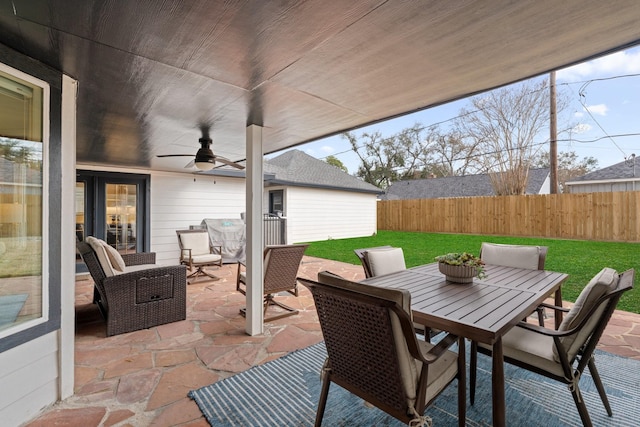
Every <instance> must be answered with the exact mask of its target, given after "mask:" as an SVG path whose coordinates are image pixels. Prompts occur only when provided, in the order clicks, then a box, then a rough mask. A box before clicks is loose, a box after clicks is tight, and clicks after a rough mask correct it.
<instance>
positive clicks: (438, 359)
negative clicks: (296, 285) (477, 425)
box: [298, 272, 466, 426]
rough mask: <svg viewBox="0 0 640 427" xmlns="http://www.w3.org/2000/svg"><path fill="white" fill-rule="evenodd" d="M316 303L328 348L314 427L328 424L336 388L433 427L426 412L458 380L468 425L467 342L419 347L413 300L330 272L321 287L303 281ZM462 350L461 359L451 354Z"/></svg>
mask: <svg viewBox="0 0 640 427" xmlns="http://www.w3.org/2000/svg"><path fill="white" fill-rule="evenodd" d="M298 280H299V281H300V283H302V284H303V285H304V286H306V287H308V288H309V289H310V291H311V293H312V295H313V300H314V302H315V306H316V310H317V313H318V319H319V320H320V327H321V329H322V335H323V337H324V342H325V346H326V348H327V355H328V356H327V359H326V361H325V363H324V366H323V368H322V390H321V392H320V400H319V403H318V410H317V413H316V421H315V425H316V426H320V425H321V424H322V418H323V416H324V410H325V406H326V403H327V397H328V394H329V387H330V385H331V383H332V382H333V383H335V384H338V385H339V386H341V387H343V388H344V389H346V390H348V391H349V392H351V393H353V394H355V395H356V396H358V397H360V398H362V399H364V400H365V401H367V402H369V403H370V404H372V405H374V406H376V407H378V408H380V409H381V410H383V411H384V412H386V413H388V414H389V415H391V416H393V417H395V418H397V419H398V420H400V421H402V422H405V423H412V424H413V425H429V424H427V423H428V422H430V419H429V417H428V416H427V415H424V411H425V409H426V407H427V405H428V404H430V403H431V402H432V401H433V400H434V399H435V398H436V397H437V396H438V395H439V394H440V393H441V392H442V391H443V390H444V389H445V388H446V387H447V386H448V385H449V384H451V383H452V382H453V380H455V379H457V386H458V425H460V426H464V425H465V417H466V384H465V351H464V348H465V347H464V338H462V337H457V336H455V335H452V334H448V335H446V336H445V337H444V338H443V339H442V340H441V341H440V342H439V343H438V344H435V345H434V344H431V343H428V342H425V341H419V340H418V339H417V338H416V335H415V333H414V331H413V324H412V320H411V314H410V313H411V311H410V306H411V295H410V293H409V292H408V291H406V290H399V289H389V288H383V287H378V286H371V285H365V284H362V283H357V282H351V281H348V280H345V279H342V278H340V277H339V276H336V275H333V274H331V273H328V272H321V273H319V274H318V281H317V282H316V281H313V280H309V279H306V278H298ZM456 343H457V344H458V349H460V350H459V351H458V352H457V353H456V352H453V351H451V350H450V349H449V348H450V347H451V346H452V345H454V344H456Z"/></svg>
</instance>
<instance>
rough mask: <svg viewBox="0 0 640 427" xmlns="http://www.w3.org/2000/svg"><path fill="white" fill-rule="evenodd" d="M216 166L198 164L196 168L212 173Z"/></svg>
mask: <svg viewBox="0 0 640 427" xmlns="http://www.w3.org/2000/svg"><path fill="white" fill-rule="evenodd" d="M213 166H214V164H213V163H211V162H196V167H197V168H198V169H200V170H202V171H210V170H211V169H213Z"/></svg>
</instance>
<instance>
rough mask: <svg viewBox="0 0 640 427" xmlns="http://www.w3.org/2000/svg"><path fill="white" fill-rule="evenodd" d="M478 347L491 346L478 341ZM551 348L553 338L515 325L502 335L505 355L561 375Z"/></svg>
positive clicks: (489, 347) (559, 366) (558, 364)
mask: <svg viewBox="0 0 640 427" xmlns="http://www.w3.org/2000/svg"><path fill="white" fill-rule="evenodd" d="M478 346H479V347H484V348H487V349H489V350H491V346H490V345H487V344H483V343H478ZM552 348H555V346H554V345H553V338H552V337H550V336H547V335H542V334H538V333H536V332H533V331H530V330H527V329H524V328H519V327H517V326H516V327H515V328H512V329H511V330H510V331H509V332H507V333H506V334H505V335H504V337H502V350H503V352H504V356H505V357H510V358H512V359H515V360H520V361H522V362H525V363H527V364H529V365H531V366H535V367H537V368H539V369H542V370H543V371H546V372H551V373H553V374H555V375H560V376H562V366H561V365H560V363H559V361H558V360H556V358H555V356H554V354H553V351H552Z"/></svg>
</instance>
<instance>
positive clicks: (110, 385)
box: [75, 380, 118, 396]
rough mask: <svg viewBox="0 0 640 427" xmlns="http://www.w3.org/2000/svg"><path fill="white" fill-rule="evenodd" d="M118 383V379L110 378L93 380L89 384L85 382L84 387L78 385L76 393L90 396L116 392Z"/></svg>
mask: <svg viewBox="0 0 640 427" xmlns="http://www.w3.org/2000/svg"><path fill="white" fill-rule="evenodd" d="M117 385H118V381H117V380H108V381H93V382H90V383H88V384H85V385H84V386H82V387H76V389H75V393H76V394H77V395H78V396H83V395H84V396H88V395H92V394H97V393H101V394H104V393H110V394H112V393H114V391H115V389H116V387H117Z"/></svg>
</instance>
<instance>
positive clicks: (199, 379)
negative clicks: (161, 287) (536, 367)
mask: <svg viewBox="0 0 640 427" xmlns="http://www.w3.org/2000/svg"><path fill="white" fill-rule="evenodd" d="M322 270H328V271H332V272H334V273H336V274H340V275H342V276H343V277H346V278H348V279H352V280H360V279H363V278H364V274H363V271H362V267H361V266H359V265H351V264H345V263H340V262H335V261H328V260H324V259H320V258H312V257H306V256H305V257H304V259H303V263H302V265H301V268H300V276H304V277H309V278H313V279H315V278H316V277H317V273H318V272H319V271H322ZM215 274H216V275H217V276H219V277H220V280H218V281H211V280H206V281H205V280H204V279H200V280H199V281H197V282H195V283H193V284H191V285H189V286H188V288H187V319H186V320H184V321H181V322H176V323H172V324H168V325H162V326H158V327H154V328H151V329H147V330H142V331H136V332H131V333H127V334H122V335H117V336H113V337H106V336H105V329H106V328H105V323H104V321H103V320H102V318H101V317H100V314H99V312H98V310H97V308H96V306H95V305H93V304H92V303H91V299H92V295H93V282H92V281H91V279H90V278H89V277H88V276H79V277H78V280H77V281H76V344H75V358H76V360H75V367H76V368H75V395H74V396H72V397H70V398H69V399H67V400H65V401H64V402H59V403H58V404H56V405H54V406H52V407H50V408H47V409H45V410H44V411H43V413H42V414H41V415H40V416H39V417H38V418H37V419H35V420H34V421H32V422H30V423H28V424H26V425H27V426H29V427H40V426H43V427H44V426H53V425H55V426H71V427H75V426H77V427H89V426H135V427H140V426H189V427H206V426H208V423H207V421H206V420H205V419H204V417H203V416H202V413H201V412H200V410H199V409H198V407H197V405H196V404H195V403H194V402H193V401H192V400H191V399H190V398H188V397H187V393H188V392H189V390H192V389H195V388H199V387H202V386H205V385H208V384H211V383H213V382H215V381H219V380H221V379H223V378H227V377H229V376H231V375H234V374H236V373H238V372H242V371H244V370H246V369H248V368H250V367H252V366H255V365H259V364H263V363H265V362H268V361H270V360H273V359H276V358H278V357H281V356H283V355H285V354H287V353H289V352H291V351H294V350H297V349H301V348H304V347H307V346H309V345H312V344H315V343H318V342H320V341H321V340H322V334H321V331H320V327H319V325H318V321H317V316H316V312H315V308H314V305H313V300H312V298H311V296H310V294H309V292H308V290H307V289H306V288H305V287H304V286H301V293H300V296H299V297H297V298H296V297H293V296H284V295H283V296H282V297H279V298H282V299H283V300H285V301H286V303H287V304H289V305H291V306H293V307H296V308H298V309H299V310H300V314H298V315H296V316H291V317H287V318H284V319H280V320H276V321H273V322H269V323H266V324H265V327H264V334H263V335H260V336H254V337H251V336H248V335H247V334H246V333H245V319H244V318H243V317H241V316H240V314H239V309H240V308H241V307H243V306H244V305H245V299H244V296H243V295H242V294H240V293H238V292H236V290H235V276H236V265H235V264H230V265H225V266H223V267H222V268H221V269H219V270H216V271H215ZM287 295H288V294H287ZM565 305H567V303H565ZM547 321H549V322H552V321H553V319H552V318H551V317H550V318H549V319H547ZM550 324H551V325H552V323H550ZM599 348H601V349H603V350H605V351H609V352H611V353H615V354H619V355H622V356H625V357H632V358H634V359H637V360H640V315H636V314H632V313H625V312H616V313H615V315H614V317H613V319H612V320H611V321H610V323H609V326H608V328H607V330H606V332H605V335H604V336H603V338H602V339H601V341H600V346H599Z"/></svg>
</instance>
